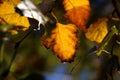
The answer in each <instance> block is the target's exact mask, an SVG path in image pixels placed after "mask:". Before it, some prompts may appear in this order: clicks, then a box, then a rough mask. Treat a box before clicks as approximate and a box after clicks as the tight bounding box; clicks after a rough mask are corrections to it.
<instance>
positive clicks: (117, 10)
mask: <svg viewBox="0 0 120 80" xmlns="http://www.w3.org/2000/svg"><path fill="white" fill-rule="evenodd" d="M112 3H113V6H114V8H115V11H116V13H117V15H118V17H119V18H120V11H119V9H118V6H117V2H116V0H112Z"/></svg>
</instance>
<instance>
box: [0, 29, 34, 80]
mask: <svg viewBox="0 0 120 80" xmlns="http://www.w3.org/2000/svg"><path fill="white" fill-rule="evenodd" d="M32 31H33V29H29V30H28V31H27V33H26V34H25V35H24V36H23V37H22V38H21V39H20V40H19V41H18V42H16V43H15V47H14V53H13V55H12V59H11V61H10V64H9V66H8V68H7V69H6V70H5V71H4V72H3V73H2V75H1V76H2V79H3V80H4V78H5V77H7V76H8V74H9V72H10V69H11V66H12V64H13V62H14V60H15V58H16V56H17V52H18V48H19V46H20V44H21V43H22V42H23V41H24V40H25V38H26V37H27V36H29V34H30V33H31V32H32Z"/></svg>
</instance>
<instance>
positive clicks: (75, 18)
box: [63, 0, 90, 32]
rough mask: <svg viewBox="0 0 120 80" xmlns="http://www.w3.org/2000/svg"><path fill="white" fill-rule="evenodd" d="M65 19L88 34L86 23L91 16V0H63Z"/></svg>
mask: <svg viewBox="0 0 120 80" xmlns="http://www.w3.org/2000/svg"><path fill="white" fill-rule="evenodd" d="M63 5H64V8H65V10H66V13H65V15H64V16H65V18H66V19H68V20H70V21H71V22H72V23H74V24H75V25H77V26H79V27H80V28H81V30H83V31H84V32H86V31H87V30H86V23H87V22H88V19H89V15H90V4H89V0H63Z"/></svg>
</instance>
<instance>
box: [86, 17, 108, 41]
mask: <svg viewBox="0 0 120 80" xmlns="http://www.w3.org/2000/svg"><path fill="white" fill-rule="evenodd" d="M107 21H108V19H107V18H100V19H98V21H96V22H95V23H93V24H91V25H90V27H89V28H88V30H87V33H85V36H86V38H88V39H89V40H91V41H95V42H97V43H101V42H102V40H103V39H104V37H105V36H106V35H107V33H108V29H107Z"/></svg>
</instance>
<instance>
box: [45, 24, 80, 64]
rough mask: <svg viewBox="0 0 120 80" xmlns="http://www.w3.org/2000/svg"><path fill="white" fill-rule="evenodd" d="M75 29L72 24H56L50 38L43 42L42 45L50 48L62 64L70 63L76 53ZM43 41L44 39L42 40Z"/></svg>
mask: <svg viewBox="0 0 120 80" xmlns="http://www.w3.org/2000/svg"><path fill="white" fill-rule="evenodd" d="M76 32H77V28H76V26H75V25H73V24H67V25H64V24H60V23H57V24H56V28H55V29H54V30H53V31H52V34H51V37H50V38H49V39H47V40H46V41H43V45H45V46H46V47H48V48H50V47H51V46H53V47H52V49H53V51H54V53H55V54H56V55H57V56H58V57H59V58H60V59H61V61H62V62H65V61H68V62H70V61H72V60H73V57H74V55H75V52H76V44H77V42H78V39H77V37H76ZM44 40H45V39H44Z"/></svg>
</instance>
